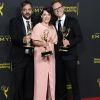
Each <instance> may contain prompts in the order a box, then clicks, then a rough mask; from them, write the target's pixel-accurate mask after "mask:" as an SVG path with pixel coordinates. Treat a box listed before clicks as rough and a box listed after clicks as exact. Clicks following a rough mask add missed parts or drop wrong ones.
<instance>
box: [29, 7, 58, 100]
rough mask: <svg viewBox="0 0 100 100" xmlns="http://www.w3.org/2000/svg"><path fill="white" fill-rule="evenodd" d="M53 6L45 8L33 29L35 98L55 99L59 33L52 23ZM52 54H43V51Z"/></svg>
mask: <svg viewBox="0 0 100 100" xmlns="http://www.w3.org/2000/svg"><path fill="white" fill-rule="evenodd" d="M51 13H52V10H51V8H44V9H43V11H42V13H41V22H39V23H38V24H37V25H35V27H34V28H33V31H32V36H31V38H32V41H33V44H34V46H35V47H34V99H33V100H55V53H54V44H56V43H57V33H56V30H55V27H54V26H53V25H52V24H51ZM45 50H46V51H50V52H51V51H52V54H50V55H46V56H42V53H43V52H45Z"/></svg>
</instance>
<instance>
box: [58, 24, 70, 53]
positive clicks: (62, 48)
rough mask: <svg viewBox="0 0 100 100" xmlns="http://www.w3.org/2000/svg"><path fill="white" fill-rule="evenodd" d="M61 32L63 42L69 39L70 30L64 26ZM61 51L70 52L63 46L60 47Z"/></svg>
mask: <svg viewBox="0 0 100 100" xmlns="http://www.w3.org/2000/svg"><path fill="white" fill-rule="evenodd" d="M60 31H61V33H62V34H63V40H65V39H67V37H68V35H69V32H70V28H67V29H66V27H64V26H63V27H61V29H60ZM59 51H61V52H67V51H68V47H65V46H64V45H62V46H60V48H59Z"/></svg>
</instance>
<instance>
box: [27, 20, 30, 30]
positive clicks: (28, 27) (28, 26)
mask: <svg viewBox="0 0 100 100" xmlns="http://www.w3.org/2000/svg"><path fill="white" fill-rule="evenodd" d="M26 26H27V31H28V30H29V29H30V23H29V21H26Z"/></svg>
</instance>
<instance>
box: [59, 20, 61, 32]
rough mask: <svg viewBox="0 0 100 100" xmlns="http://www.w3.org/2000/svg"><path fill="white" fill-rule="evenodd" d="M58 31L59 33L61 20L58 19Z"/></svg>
mask: <svg viewBox="0 0 100 100" xmlns="http://www.w3.org/2000/svg"><path fill="white" fill-rule="evenodd" d="M58 33H61V20H58Z"/></svg>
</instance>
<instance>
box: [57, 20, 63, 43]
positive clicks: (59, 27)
mask: <svg viewBox="0 0 100 100" xmlns="http://www.w3.org/2000/svg"><path fill="white" fill-rule="evenodd" d="M57 33H58V44H59V45H62V39H63V35H62V32H61V20H58V32H57Z"/></svg>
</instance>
